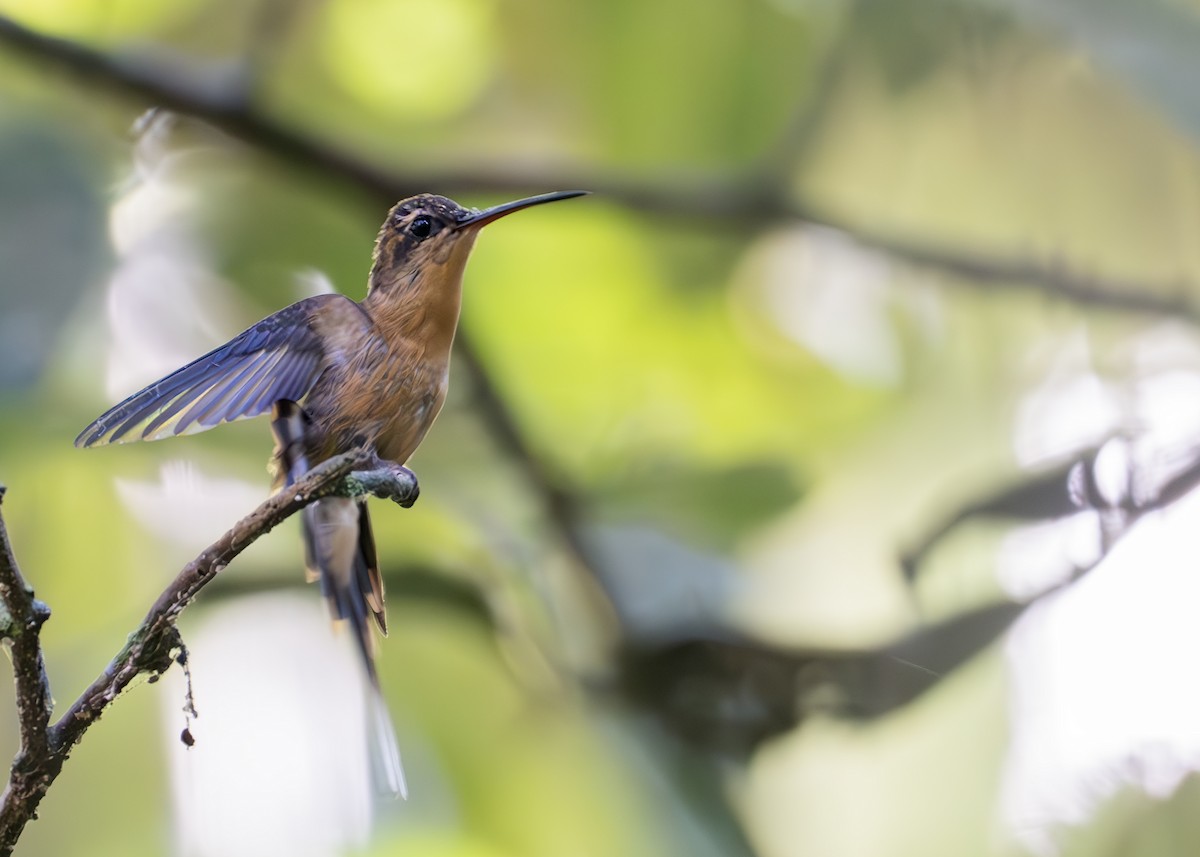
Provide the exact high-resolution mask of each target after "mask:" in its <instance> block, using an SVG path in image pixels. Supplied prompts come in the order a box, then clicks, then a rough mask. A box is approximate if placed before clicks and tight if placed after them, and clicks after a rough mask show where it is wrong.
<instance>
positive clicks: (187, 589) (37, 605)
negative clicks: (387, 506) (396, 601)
mask: <svg viewBox="0 0 1200 857" xmlns="http://www.w3.org/2000/svg"><path fill="white" fill-rule="evenodd" d="M377 463H378V462H377V459H376V458H375V456H374V455H373V454H372V453H368V452H365V451H357V452H351V453H347V454H346V455H341V456H338V457H336V458H332V459H330V460H328V461H326V462H324V463H323V464H321V465H320V466H318V467H315V468H313V469H312V470H311V471H310V472H309V473H308V474H306V475H305V476H304V478H303V479H300V480H299V481H297V482H296V483H295V484H294V485H292V486H291V487H289V488H288V489H287V490H285V491H281V492H279V493H277V494H275V495H274V496H272V497H271V498H270V499H268V500H267V501H266V502H264V503H263V504H262V505H260V506H259V507H258V508H257V509H255V510H254V511H253V512H251V513H250V514H249V515H247V516H246V517H245V518H243V519H242V520H240V521H238V523H237V524H235V525H234V527H233V529H231V530H229V532H227V533H225V535H223V536H221V538H219V539H217V541H215V542H213V543H212V544H211V545H209V546H208V547H207V548H206V549H205V550H204V551H203V552H202V553H201V554H200V555H199V556H198V557H196V558H195V559H194V560H192V561H191V562H190V563H188V564H187V565H186V566H184V568H183V570H182V571H180V572H179V574H178V576H176V578H175V579H174V580H173V581H172V582H171V584H170V585H169V586H168V587H167V588H166V589H165V590H163V593H162V594H161V595H160V596H159V597H158V600H157V601H155V603H154V606H153V607H151V608H150V612H149V613H147V614H146V618H145V619H143V620H142V622H141V624H140V625H139V626H138V627H137V629H136V630H135V631H134V632H133V633H132V634H130V635H129V640H128V642H127V643H126V644H125V647H124V648H123V649H121V651H120V652H118V653H117V656H116V657H115V658H113V660H112V662H111V663H110V664H109V665H108V667H107V668H106V669H105V670H104V672H103V673H101V674H100V676H99V677H97V679H96V680H95V681H94V682H92V684H91V686H90V687H88V689H87V690H85V691H84V692H83V694H81V695H80V697H79V698H78V699H77V700H75V702H74V703H72V704H71V707H70V708H68V709H67V711H66V713H65V714H64V715H63V716H62V717H61V718H60V719H59V721H58V722H57V723H55V724H54V725H53V726H49V725H48V723H49V719H50V710H51V696H50V684H49V681H48V679H47V677H46V670H45V665H44V663H43V659H42V649H41V644H40V641H39V631H40V629H41V626H42V623H43V622H45V620H46V619H47V618H48V617H49V615H50V611H49V610H48V609H47V608H46V606H45V605H44V604H41V602H39V601H36V600H35V599H34V598H33V593H32V591H31V590H30V589H29V588H28V587H27V586H26V584H25V582H24V580H23V578H22V577H21V573H20V571H19V570H18V569H17V564H16V560H15V559H14V558H13V554H12V550H11V548H10V546H9V543H8V537H7V534H6V532H5V529H4V522H3V519H2V518H0V599H2V600H3V607H4V609H5V610H6V611H7V614H8V616H7V619H8V621H7V624H5V625H4V627H3V634H4V637H5V639H7V640H8V641H9V643H10V644H11V649H12V660H13V673H14V676H15V681H16V687H17V712H18V717H19V720H20V724H21V748H20V750H19V751H18V753H17V756H16V759H15V760H14V761H13V766H12V772H11V774H10V777H9V781H8V787H7V788H6V790H5V792H4V795H3V798H2V799H0V855H3V854H10V853H12V850H13V848H14V847H15V846H16V843H17V840H18V839H19V838H20V836H21V832H22V831H23V830H24V828H25V825H26V824H27V823H28V822H29V821H30V820H32V819H33V818H35V817H36V813H37V808H38V804H39V803H40V802H41V800H42V798H43V797H44V796H45V794H46V792H47V790H49V788H50V786H51V785H53V784H54V781H55V779H57V777H58V775H59V773H61V771H62V767H63V764H64V763H65V762H66V760H67V757H68V756H69V755H70V753H71V750H72V749H73V748H74V747H75V745H76V744H77V743H78V742H79V741H80V739H81V738H82V737H83V734H84V732H86V731H87V729H88V727H89V726H91V725H92V724H93V723H95V722H96V720H98V719H99V717H100V715H101V714H102V713H103V712H104V711H105V709H107V708H108V706H109V705H110V704H112V702H113V700H115V699H116V698H117V697H118V696H119V695H120V694H121V692H122V691H124V690H125V688H127V687H128V686H129V685H130V683H131V682H132V681H133V680H134V679H135V678H137V677H138V676H139V675H147V676H150V677H151V678H155V677H157V676H159V675H161V674H162V673H164V672H166V671H167V670H168V669H169V668H170V666H171V664H172V662H173V661H174V660H175V658H176V657H177V656H178V654H179V653H180V651H181V650H182V647H183V643H182V640H181V639H180V637H179V631H178V630H177V629H176V627H175V622H176V620H177V619H178V618H179V614H180V613H181V612H182V611H183V609H184V608H185V607H187V605H188V604H190V603H191V601H192V599H194V598H195V597H196V595H197V594H199V592H200V590H201V589H203V588H204V587H205V586H206V585H207V584H208V583H209V582H211V581H212V580H213V578H215V577H216V576H217V574H219V573H220V571H221V570H222V569H223V568H225V566H227V565H228V564H229V563H230V562H231V561H232V560H233V559H234V558H235V557H236V556H237V555H238V554H240V553H241V552H242V551H244V550H245V549H246V548H248V547H249V546H250V545H252V544H253V543H254V542H255V541H257V540H258V538H259V537H260V536H262V535H264V534H266V533H268V532H270V531H271V530H272V529H273V528H274V527H276V526H277V525H278V524H280V523H281V522H282V521H284V520H285V519H287V518H288V517H289V516H291V515H293V514H295V513H296V512H298V511H300V510H301V509H303V508H304V507H305V506H307V505H309V504H310V503H312V502H314V501H316V500H319V499H320V498H321V497H327V496H329V495H331V494H339V495H349V496H361V495H363V494H372V495H374V496H379V497H384V498H386V499H390V500H393V501H395V502H398V503H400V504H401V505H411V504H412V501H413V500H415V499H416V496H417V490H418V489H417V481H416V477H414V476H413V475H412V473H411V472H409V471H408V470H405V469H404V468H396V467H388V468H386V469H380V470H363V468H371V467H375V466H376V464H377Z"/></svg>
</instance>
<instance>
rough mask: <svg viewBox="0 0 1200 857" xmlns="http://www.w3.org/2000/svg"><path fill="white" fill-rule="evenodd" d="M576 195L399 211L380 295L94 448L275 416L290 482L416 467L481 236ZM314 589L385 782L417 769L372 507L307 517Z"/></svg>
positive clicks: (316, 322) (254, 354)
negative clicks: (335, 627) (399, 735)
mask: <svg viewBox="0 0 1200 857" xmlns="http://www.w3.org/2000/svg"><path fill="white" fill-rule="evenodd" d="M582 193H583V192H582V191H565V192H560V193H550V194H544V195H542V196H536V197H530V198H528V199H523V200H518V201H516V202H511V203H507V204H505V205H499V206H495V207H494V208H489V209H486V210H484V211H482V212H481V211H475V210H473V209H467V208H463V207H462V206H460V205H458V204H457V203H455V202H453V201H452V200H449V199H446V198H445V197H442V196H434V195H432V194H422V195H420V196H414V197H411V198H409V199H406V200H404V201H402V202H400V203H398V204H397V205H396V206H395V207H393V208H392V210H391V211H390V212H389V213H388V217H387V219H386V220H385V221H384V223H383V226H382V227H381V228H380V230H379V236H378V238H377V240H376V243H375V252H374V257H373V265H372V267H371V274H370V278H369V280H368V285H367V296H366V297H365V298H364V299H363V301H362V302H361V303H357V302H355V301H353V300H351V299H350V298H347V297H345V296H343V295H319V296H317V297H312V298H308V299H306V300H302V301H300V302H298V303H295V304H292V305H291V306H289V307H286V308H284V309H282V310H280V311H279V312H277V313H274V314H273V315H270V316H268V317H267V318H265V319H263V320H262V321H260V322H259V323H258V324H256V325H254V326H253V327H251V328H249V329H248V330H246V331H244V332H243V333H241V334H239V335H238V336H236V337H234V338H233V339H232V340H230V341H229V342H228V343H226V344H225V345H223V346H221V347H220V348H217V349H215V350H213V351H211V352H209V353H208V354H205V355H204V356H202V357H200V358H198V359H197V360H195V361H193V362H192V363H189V364H188V365H187V366H184V367H183V368H181V369H179V370H177V371H176V372H173V373H172V374H170V375H168V376H167V377H165V378H163V379H162V380H160V381H157V382H156V383H154V384H151V385H150V386H148V387H146V388H145V389H143V390H141V391H139V392H137V393H134V394H133V395H132V396H130V397H129V398H128V399H126V400H125V401H123V402H121V403H120V404H119V405H117V406H116V407H114V408H112V409H111V410H109V411H108V412H106V413H105V414H103V415H102V416H100V417H99V418H98V419H97V420H96V421H95V422H93V423H92V424H91V425H89V426H88V427H87V428H86V429H84V430H83V431H82V432H81V433H80V435H79V437H78V438H76V440H75V445H76V446H80V447H85V446H96V445H100V444H106V443H123V442H126V441H131V440H158V439H160V438H164V437H173V436H176V435H181V434H190V433H193V432H197V431H204V430H205V429H209V428H212V427H213V426H215V425H218V424H219V423H222V422H228V421H230V420H236V419H241V418H243V417H253V416H258V415H260V414H264V413H267V412H268V411H270V412H271V414H272V420H271V428H272V432H273V434H274V435H275V441H276V446H275V454H274V457H273V466H274V470H275V473H276V485H277V487H278V486H279V485H284V484H290V483H291V482H293V481H295V480H296V479H297V478H299V476H301V475H302V474H303V473H304V472H305V471H307V470H308V469H309V468H310V467H312V466H313V465H315V464H319V463H320V462H322V461H324V460H325V459H327V458H329V457H331V456H333V455H337V454H340V453H342V452H347V451H349V450H351V449H355V448H360V447H362V448H367V449H372V450H374V451H375V453H376V454H377V455H378V456H379V457H380V458H382V459H386V460H388V461H394V462H396V463H398V464H404V463H405V462H406V461H407V460H408V458H409V457H410V456H411V455H412V454H413V452H414V451H415V450H416V448H417V446H418V445H419V444H420V443H421V440H422V439H423V438H424V437H425V434H426V432H428V431H429V427H430V426H431V425H432V424H433V421H434V419H435V418H436V417H437V414H438V411H440V410H441V407H442V403H443V402H444V401H445V398H446V384H447V380H448V377H449V368H450V348H451V345H452V344H453V342H454V332H455V329H456V328H457V326H458V315H459V306H460V302H461V295H462V276H463V270H464V268H465V267H466V264H467V258H468V256H469V255H470V252H471V248H472V247H473V246H474V243H475V238H476V236H477V235H478V233H479V228H480V227H482V226H484V225H486V224H488V223H491V222H492V221H494V220H496V219H498V218H500V217H502V216H504V215H506V214H509V213H511V212H514V211H519V210H521V209H523V208H527V207H529V206H532V205H538V204H541V203H545V202H553V201H555V200H560V199H569V198H571V197H575V196H580V195H581V194H582ZM302 525H303V530H304V539H305V557H306V565H307V567H308V570H309V575H310V578H312V579H317V580H319V581H320V583H321V589H322V592H323V593H324V594H325V597H326V598H327V599H328V601H329V605H330V610H331V612H332V614H333V616H334V618H335V619H337V620H346V621H348V622H349V624H350V625H351V626H352V629H353V632H354V636H355V639H356V641H357V643H358V648H359V651H360V653H361V655H362V662H363V667H364V669H365V671H366V674H367V677H368V679H369V681H370V684H371V687H372V705H371V713H372V719H373V727H374V728H373V733H374V740H375V743H376V745H377V746H376V749H377V753H376V758H377V759H378V760H379V761H380V763H381V770H380V773H381V775H382V780H383V784H384V785H385V786H386V787H387V788H388V789H390V790H391V791H393V792H396V793H400V794H403V793H404V789H405V787H404V780H403V772H402V771H401V768H400V759H399V755H398V753H397V751H396V749H395V738H394V736H393V734H392V731H391V725H390V720H389V719H388V715H387V710H386V706H384V704H383V696H382V693H381V691H380V688H379V678H378V675H377V674H376V671H375V661H374V640H373V638H372V635H371V631H370V627H369V626H370V619H369V618H368V617H370V616H373V617H374V619H375V622H376V624H377V625H378V627H379V629H380V631H382V632H383V633H385V634H386V632H387V619H386V616H385V614H384V592H383V579H382V577H381V576H380V573H379V564H378V560H377V558H376V554H375V541H374V538H373V536H372V533H371V522H370V518H369V517H368V514H367V506H366V503H365V502H363V501H361V500H354V499H350V498H342V497H329V498H325V499H322V500H320V501H318V502H316V503H314V504H312V505H311V506H309V507H307V508H306V509H305V510H304V513H303V517H302Z"/></svg>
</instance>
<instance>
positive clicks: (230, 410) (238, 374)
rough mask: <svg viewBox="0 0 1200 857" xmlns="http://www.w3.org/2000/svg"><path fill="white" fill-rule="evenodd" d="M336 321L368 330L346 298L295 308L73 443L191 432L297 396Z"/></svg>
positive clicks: (116, 411)
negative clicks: (326, 328) (327, 329)
mask: <svg viewBox="0 0 1200 857" xmlns="http://www.w3.org/2000/svg"><path fill="white" fill-rule="evenodd" d="M323 316H325V320H324V321H323ZM335 318H336V319H337V321H338V322H339V323H345V321H346V320H347V319H350V320H352V321H353V322H356V323H358V324H360V325H361V332H363V333H366V332H367V331H369V330H370V329H371V321H370V318H369V317H368V316H367V315H366V313H365V312H364V311H363V310H362V308H361V307H360V306H359V305H358V304H356V303H355V302H354V301H352V300H350V299H349V298H347V297H345V296H344V295H317V296H315V297H311V298H307V299H306V300H302V301H300V302H299V303H294V304H292V305H291V306H289V307H285V308H284V309H282V310H280V311H279V312H277V313H275V314H273V315H270V316H267V317H266V318H265V319H263V320H262V321H260V322H259V323H258V324H256V325H254V326H253V327H251V328H249V329H247V330H245V331H243V332H242V333H240V334H238V335H237V336H235V337H234V338H233V339H231V340H230V341H229V342H227V343H226V344H225V345H222V346H221V347H220V348H216V349H214V350H212V351H210V352H209V353H208V354H205V355H204V356H202V357H200V358H198V359H196V360H194V361H192V362H191V363H189V364H188V365H186V366H184V367H182V368H181V369H178V370H176V371H175V372H172V373H171V374H170V375H168V376H166V377H165V378H163V379H161V380H159V381H157V382H155V383H153V384H151V385H150V386H148V387H146V388H145V389H143V390H140V391H138V392H137V393H134V394H133V395H132V396H130V397H129V398H127V399H126V400H125V401H123V402H121V403H120V404H118V405H117V406H115V407H113V408H112V409H110V410H109V411H107V412H106V413H104V414H103V415H101V416H100V417H99V418H98V419H97V420H96V421H95V422H93V423H92V424H91V425H89V426H88V427H87V428H85V429H84V430H83V431H82V432H80V434H79V437H77V438H76V439H75V445H76V446H80V447H84V446H99V445H101V444H106V443H123V442H125V441H131V440H158V439H160V438H164V437H172V436H174V435H180V434H190V433H192V432H197V431H204V430H205V429H209V428H212V427H213V426H215V425H218V424H219V423H222V422H229V421H231V420H237V419H242V418H244V417H254V416H258V415H259V414H263V413H266V412H267V411H268V410H270V408H271V406H272V405H273V404H274V403H275V402H276V401H277V400H279V399H290V400H292V401H296V400H299V399H302V398H303V397H304V396H305V395H306V394H307V393H308V391H309V390H310V389H312V386H313V384H314V383H315V382H316V380H317V378H318V377H319V376H320V374H321V372H323V371H324V370H325V368H326V367H327V366H328V365H329V364H330V361H331V360H332V359H335V358H334V357H333V356H332V355H331V353H330V349H329V348H327V347H326V337H324V336H322V335H321V333H320V332H319V330H320V329H321V327H322V325H323V324H324V323H325V322H326V321H328V320H329V319H335Z"/></svg>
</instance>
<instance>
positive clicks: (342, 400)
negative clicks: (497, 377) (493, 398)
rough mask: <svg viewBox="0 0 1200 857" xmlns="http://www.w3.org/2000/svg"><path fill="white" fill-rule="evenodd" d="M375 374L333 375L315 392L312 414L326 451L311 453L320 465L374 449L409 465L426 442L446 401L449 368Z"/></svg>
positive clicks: (309, 407) (409, 368)
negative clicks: (345, 454) (352, 452)
mask: <svg viewBox="0 0 1200 857" xmlns="http://www.w3.org/2000/svg"><path fill="white" fill-rule="evenodd" d="M374 368H375V371H359V372H345V373H337V374H336V375H335V374H333V373H331V376H330V377H329V378H328V380H327V381H326V379H322V381H323V382H324V383H321V384H320V385H319V388H318V389H314V390H313V393H312V395H311V396H310V397H309V401H308V403H307V410H308V412H309V414H310V416H311V418H312V421H313V424H314V427H315V428H316V430H317V434H318V435H319V436H320V437H321V441H319V443H318V444H317V445H318V446H319V447H320V450H319V451H318V450H310V452H311V453H314V454H315V458H316V459H317V460H320V459H323V458H327V457H329V456H331V455H337V454H339V453H342V452H347V451H349V450H350V449H353V448H355V447H360V446H368V447H373V448H374V449H375V451H376V453H377V454H378V455H379V456H380V457H381V458H384V459H387V460H388V461H395V462H397V463H399V464H403V463H404V462H405V461H407V460H408V458H409V456H411V455H412V454H413V452H414V451H415V450H416V448H417V446H418V445H420V443H421V441H422V440H424V438H425V434H426V432H428V431H429V427H430V426H431V425H433V421H434V418H435V417H437V415H438V411H440V410H441V408H442V402H443V401H444V400H445V398H446V381H447V372H446V370H445V368H444V367H422V368H415V369H414V367H413V366H412V365H411V364H409V365H408V366H405V367H378V366H377V367H374ZM389 369H390V370H391V371H388V370H389ZM404 370H406V371H404Z"/></svg>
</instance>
